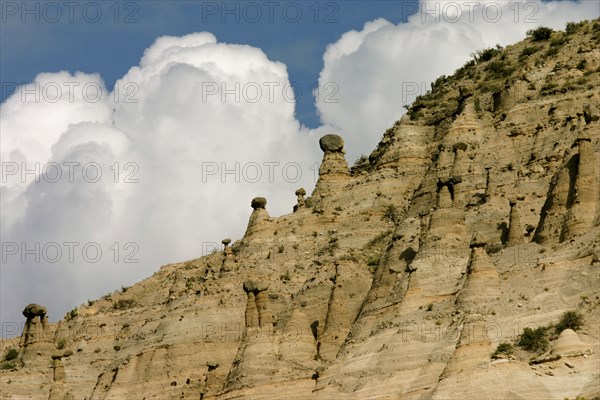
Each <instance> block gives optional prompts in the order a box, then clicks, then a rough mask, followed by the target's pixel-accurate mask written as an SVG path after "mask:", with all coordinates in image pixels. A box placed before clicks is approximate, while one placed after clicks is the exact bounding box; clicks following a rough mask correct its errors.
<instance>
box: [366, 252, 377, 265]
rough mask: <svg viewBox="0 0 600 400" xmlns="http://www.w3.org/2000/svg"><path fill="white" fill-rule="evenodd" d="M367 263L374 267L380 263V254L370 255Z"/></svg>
mask: <svg viewBox="0 0 600 400" xmlns="http://www.w3.org/2000/svg"><path fill="white" fill-rule="evenodd" d="M367 265H368V266H369V267H374V266H377V265H379V255H375V256H371V257H369V259H368V260H367Z"/></svg>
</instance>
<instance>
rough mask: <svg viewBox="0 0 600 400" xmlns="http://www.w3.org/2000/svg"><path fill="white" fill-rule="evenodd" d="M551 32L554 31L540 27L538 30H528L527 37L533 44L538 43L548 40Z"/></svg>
mask: <svg viewBox="0 0 600 400" xmlns="http://www.w3.org/2000/svg"><path fill="white" fill-rule="evenodd" d="M552 32H554V31H553V30H552V29H551V28H547V27H545V26H540V27H539V28H536V29H530V30H528V31H527V37H529V38H531V39H532V40H533V41H535V42H539V41H541V40H548V39H550V36H552Z"/></svg>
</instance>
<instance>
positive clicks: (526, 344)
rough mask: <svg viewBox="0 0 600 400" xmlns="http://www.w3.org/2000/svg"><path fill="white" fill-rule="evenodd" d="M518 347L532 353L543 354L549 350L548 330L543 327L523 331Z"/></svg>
mask: <svg viewBox="0 0 600 400" xmlns="http://www.w3.org/2000/svg"><path fill="white" fill-rule="evenodd" d="M518 345H519V346H520V347H522V348H523V349H525V350H527V351H530V352H542V351H545V350H546V349H547V348H548V339H547V338H546V330H545V329H544V328H542V327H539V328H536V329H531V328H525V329H523V333H522V334H521V336H520V338H519V343H518Z"/></svg>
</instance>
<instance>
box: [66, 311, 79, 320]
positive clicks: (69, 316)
mask: <svg viewBox="0 0 600 400" xmlns="http://www.w3.org/2000/svg"><path fill="white" fill-rule="evenodd" d="M77 315H79V313H78V312H77V308H73V309H72V310H71V311H69V312H68V313H67V320H72V319H73V318H75V317H77Z"/></svg>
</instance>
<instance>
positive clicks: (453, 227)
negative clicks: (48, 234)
mask: <svg viewBox="0 0 600 400" xmlns="http://www.w3.org/2000/svg"><path fill="white" fill-rule="evenodd" d="M571 28H572V29H571V30H570V31H569V32H568V33H565V32H554V33H553V34H552V36H551V37H550V38H548V39H547V40H537V41H536V40H533V38H528V39H526V40H525V41H523V42H521V43H518V44H515V45H513V46H509V47H507V48H505V49H488V50H486V51H483V52H481V53H479V54H478V55H476V56H475V59H474V60H473V61H472V62H470V63H468V64H467V65H465V66H464V67H463V68H461V69H460V70H458V71H457V72H456V74H455V75H453V76H451V77H441V78H440V79H438V80H437V81H436V82H435V84H434V87H433V91H432V92H431V93H428V94H427V95H424V96H422V97H420V98H419V99H417V101H415V103H414V104H413V106H412V107H411V109H410V110H409V111H408V113H407V114H406V115H405V116H404V117H403V118H402V119H401V120H400V121H398V122H397V123H396V124H395V125H394V126H393V127H392V128H390V129H389V130H388V131H387V132H386V133H385V134H384V136H383V138H382V140H381V142H380V144H379V146H378V147H377V149H375V150H374V151H373V152H372V153H371V155H370V156H369V157H368V159H367V158H365V159H362V160H360V161H359V162H357V164H356V165H355V166H354V167H352V168H349V166H348V164H347V162H346V160H345V157H344V152H343V147H342V146H343V142H341V141H340V140H339V138H336V137H329V138H327V139H326V140H324V141H321V149H322V151H323V152H324V155H323V163H322V165H321V168H320V177H319V181H318V183H317V186H316V188H315V190H314V192H313V193H312V195H311V196H310V197H307V198H305V195H306V192H305V191H304V190H298V192H297V193H296V194H297V196H298V203H297V204H296V205H293V204H290V210H292V208H293V209H294V212H291V213H290V214H288V215H284V216H281V217H278V218H273V217H271V216H270V215H269V213H268V203H267V200H268V199H263V198H257V199H255V200H254V201H252V207H253V209H254V211H253V212H252V214H251V215H250V218H249V224H248V228H247V231H246V234H245V235H244V237H243V238H242V239H241V240H238V241H235V242H233V243H231V244H230V240H224V245H225V247H224V250H223V251H222V252H217V253H214V254H211V255H209V256H205V257H202V258H199V259H195V260H190V261H187V262H183V263H177V264H171V265H166V266H163V267H162V268H160V270H159V271H157V272H156V273H155V274H154V275H153V276H151V277H149V278H147V279H146V280H144V281H142V282H140V283H138V284H136V285H134V286H132V287H130V288H128V289H127V290H122V291H116V292H115V293H112V294H110V295H107V296H105V297H103V298H101V299H98V300H96V301H94V302H89V303H88V304H86V305H82V306H80V307H78V309H77V310H75V311H73V312H71V313H70V314H69V315H67V316H66V317H65V318H64V319H63V320H61V321H60V322H59V323H58V324H49V323H48V322H47V321H46V319H45V317H44V316H40V318H36V317H34V316H31V318H29V317H28V319H27V324H26V331H25V332H24V333H23V337H22V338H20V339H14V340H9V341H3V342H2V348H3V354H4V351H6V350H7V349H10V348H15V349H17V350H18V356H17V357H16V358H15V359H14V360H13V361H11V362H10V363H11V365H9V366H7V367H6V369H4V370H2V371H1V376H0V387H1V391H0V398H2V399H36V400H37V399H50V400H55V399H60V400H62V399H89V400H92V399H94V400H95V399H223V400H224V399H234V398H236V399H239V398H248V399H316V398H323V399H366V398H368V399H399V398H401V399H464V398H471V399H561V400H562V399H564V398H573V399H574V398H576V397H577V396H582V397H584V398H587V399H592V398H594V397H597V396H600V313H599V312H598V311H599V305H600V296H599V295H598V288H599V287H600V270H599V268H600V182H599V180H600V179H599V177H600V90H599V89H600V49H599V47H600V21H598V20H596V21H592V22H589V23H582V24H579V25H576V26H573V27H571ZM315 151H318V148H317V145H316V144H315ZM250 200H251V199H248V203H250ZM573 310H577V312H579V313H580V315H582V316H583V325H582V326H580V327H578V329H577V330H576V331H573V330H565V331H563V332H562V333H561V332H559V331H558V330H556V329H554V326H555V325H556V324H557V323H558V321H559V319H560V317H561V315H562V314H563V313H564V312H566V311H573ZM525 327H531V328H537V327H546V328H547V329H546V339H545V340H548V345H547V346H546V347H545V348H543V349H538V350H537V351H527V350H525V349H523V348H521V347H519V346H517V343H518V342H519V340H520V335H521V334H522V332H523V329H524V328H525ZM559 334H560V336H559ZM500 343H508V344H512V345H513V348H514V350H513V351H512V353H510V352H507V353H506V354H505V355H504V356H501V357H498V358H492V354H493V353H494V351H495V350H496V349H497V347H498V345H499V344H500Z"/></svg>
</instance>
